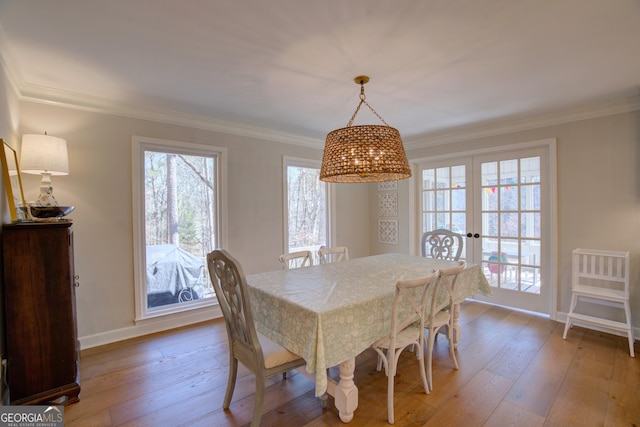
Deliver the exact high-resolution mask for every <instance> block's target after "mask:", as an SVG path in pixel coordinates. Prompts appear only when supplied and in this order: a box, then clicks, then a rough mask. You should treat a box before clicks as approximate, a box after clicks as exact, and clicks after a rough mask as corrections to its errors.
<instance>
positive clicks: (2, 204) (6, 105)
mask: <svg viewBox="0 0 640 427" xmlns="http://www.w3.org/2000/svg"><path fill="white" fill-rule="evenodd" d="M19 119H20V106H19V102H18V96H17V94H16V93H15V91H14V90H13V88H12V86H11V85H10V84H9V79H8V78H7V76H6V75H5V71H4V68H3V67H0V138H2V139H3V140H4V141H5V142H7V143H8V144H9V145H11V146H12V147H16V141H17V139H18V137H17V131H18V122H19ZM3 149H4V148H3ZM0 188H1V189H2V190H0V191H1V192H0V194H2V197H0V219H1V220H2V221H1V222H0V224H4V223H5V222H9V221H10V220H11V217H10V215H9V210H8V203H7V198H6V196H5V194H6V193H5V192H4V182H3V179H2V174H1V173H0ZM0 231H1V229H0ZM0 265H1V263H0ZM2 277H3V276H2V270H1V269H0V281H2ZM0 336H2V337H4V296H3V295H2V292H0ZM0 358H1V359H2V360H4V359H6V350H5V342H4V339H0ZM0 375H2V378H4V372H0ZM4 398H5V384H4V381H0V404H4V403H5V402H4Z"/></svg>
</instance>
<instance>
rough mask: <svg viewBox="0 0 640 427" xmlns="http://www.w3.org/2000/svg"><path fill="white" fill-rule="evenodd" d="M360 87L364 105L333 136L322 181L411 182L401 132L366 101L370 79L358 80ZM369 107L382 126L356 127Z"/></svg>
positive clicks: (328, 144) (325, 149) (328, 136)
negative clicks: (355, 123)
mask: <svg viewBox="0 0 640 427" xmlns="http://www.w3.org/2000/svg"><path fill="white" fill-rule="evenodd" d="M354 81H355V82H356V84H359V85H360V103H359V104H358V106H357V107H356V111H355V112H354V113H353V115H352V116H351V120H349V123H347V127H344V128H341V129H336V130H334V131H332V132H329V134H328V135H327V140H326V143H325V146H324V154H323V157H322V167H321V169H320V180H322V181H326V182H384V181H395V180H399V179H405V178H409V177H410V176H411V168H410V167H409V162H407V155H406V153H405V151H404V147H403V146H402V139H400V132H398V130H397V129H395V128H392V127H390V126H389V125H388V124H387V122H385V121H384V119H383V118H382V117H380V115H379V114H378V113H377V112H376V110H374V109H373V108H372V107H371V106H370V105H369V103H368V102H367V100H366V97H365V94H364V85H365V84H366V83H368V82H369V77H367V76H358V77H356V78H355V79H354ZM362 104H365V105H366V106H367V107H369V109H370V110H371V112H373V114H375V115H376V116H377V117H378V118H379V119H380V121H382V123H384V126H382V125H363V126H353V121H354V120H355V118H356V115H357V114H358V111H360V107H361V106H362Z"/></svg>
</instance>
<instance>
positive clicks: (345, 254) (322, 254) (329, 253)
mask: <svg viewBox="0 0 640 427" xmlns="http://www.w3.org/2000/svg"><path fill="white" fill-rule="evenodd" d="M318 257H319V258H320V264H329V263H331V262H338V261H346V260H348V259H349V249H348V248H347V247H345V246H335V247H333V248H327V247H325V246H321V247H320V249H318Z"/></svg>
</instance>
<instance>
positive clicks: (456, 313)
mask: <svg viewBox="0 0 640 427" xmlns="http://www.w3.org/2000/svg"><path fill="white" fill-rule="evenodd" d="M451 316H452V318H453V348H458V342H460V337H461V336H462V328H461V327H460V322H459V320H460V304H453V310H452V313H451Z"/></svg>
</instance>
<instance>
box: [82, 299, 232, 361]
mask: <svg viewBox="0 0 640 427" xmlns="http://www.w3.org/2000/svg"><path fill="white" fill-rule="evenodd" d="M219 317H222V311H221V310H220V306H219V305H215V306H211V307H205V308H202V309H199V310H193V311H188V312H180V313H175V314H171V315H168V316H162V317H158V318H155V319H150V320H149V321H145V322H144V324H137V325H134V326H129V327H126V328H120V329H115V330H112V331H106V332H101V333H98V334H93V335H87V336H84V337H80V338H79V339H78V341H79V342H80V350H86V349H88V348H92V347H98V346H101V345H105V344H111V343H114V342H118V341H124V340H127V339H131V338H138V337H142V336H145V335H149V334H154V333H157V332H164V331H168V330H171V329H177V328H181V327H183V326H189V325H193V324H196V323H201V322H205V321H208V320H212V319H217V318H219Z"/></svg>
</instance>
